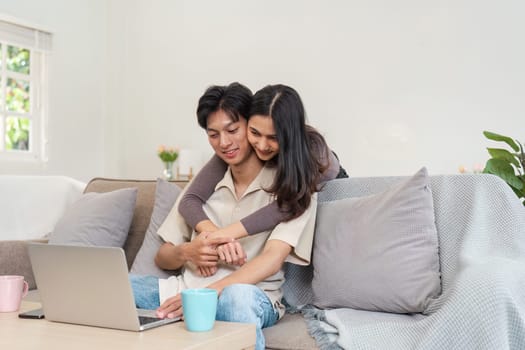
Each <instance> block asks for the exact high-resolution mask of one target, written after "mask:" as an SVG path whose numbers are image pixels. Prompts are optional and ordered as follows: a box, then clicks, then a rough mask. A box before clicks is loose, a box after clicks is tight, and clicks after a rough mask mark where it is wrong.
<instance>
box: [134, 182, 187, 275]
mask: <svg viewBox="0 0 525 350" xmlns="http://www.w3.org/2000/svg"><path fill="white" fill-rule="evenodd" d="M180 192H181V188H180V187H179V186H177V185H176V184H171V183H169V182H167V181H166V180H163V179H160V178H159V179H157V187H156V189H155V205H154V206H153V213H152V214H151V220H150V222H149V226H148V229H147V230H146V234H145V236H144V241H143V242H142V246H141V247H140V249H139V251H138V253H137V256H136V257H135V261H134V262H133V265H132V266H131V270H130V272H131V273H134V274H137V275H152V276H157V277H159V278H167V277H169V276H172V275H173V272H170V271H165V270H162V269H160V268H159V267H158V266H157V265H155V260H154V259H155V255H156V254H157V251H158V250H159V248H160V246H161V245H162V244H163V243H164V241H163V240H162V238H161V237H160V236H159V235H158V234H157V230H158V229H159V227H160V225H161V224H162V223H163V222H164V220H165V219H166V217H167V216H168V214H169V212H170V211H171V208H172V207H173V205H174V204H175V201H176V200H177V197H178V196H179V194H180Z"/></svg>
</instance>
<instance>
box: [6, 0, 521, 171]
mask: <svg viewBox="0 0 525 350" xmlns="http://www.w3.org/2000/svg"><path fill="white" fill-rule="evenodd" d="M4 11H5V12H7V13H9V14H11V15H15V16H17V17H21V18H24V19H27V20H31V19H33V20H35V22H38V23H42V24H44V25H47V26H49V27H52V28H55V29H56V35H55V39H54V43H55V51H54V53H53V57H55V58H56V59H57V60H58V62H54V63H53V69H52V71H51V72H52V74H53V75H52V79H53V80H52V101H51V102H52V109H51V111H52V113H51V118H53V119H52V120H53V123H54V124H53V125H52V130H51V131H52V132H51V137H52V142H53V147H52V150H53V152H52V153H51V154H50V161H49V164H48V165H47V167H46V168H45V169H42V170H41V171H42V172H50V173H62V174H65V175H72V176H74V177H77V178H79V179H83V180H85V179H87V178H89V177H92V176H121V177H139V178H154V177H155V176H158V175H159V174H160V172H161V164H160V161H159V160H158V158H157V157H156V155H155V150H156V148H157V146H158V145H159V144H167V145H173V146H179V147H184V148H195V149H199V150H202V152H209V146H208V145H207V143H206V139H205V136H204V133H203V132H202V131H201V130H200V129H199V128H198V126H197V123H196V121H195V107H196V103H197V99H198V98H199V96H200V95H201V94H202V92H203V91H204V89H205V88H206V87H207V86H209V85H210V84H226V83H229V82H231V81H240V82H242V83H244V84H246V85H248V86H249V87H250V88H252V89H253V90H257V89H259V88H261V87H263V86H264V85H266V84H269V83H277V82H280V83H286V84H289V85H291V86H293V87H295V88H296V89H297V90H298V91H299V93H300V94H301V96H302V97H303V100H304V103H305V106H306V108H307V111H308V115H309V120H310V122H311V124H312V125H314V126H316V127H317V128H318V129H319V130H320V131H321V132H323V133H324V135H325V136H326V138H327V140H328V142H329V144H330V145H331V146H332V148H333V149H334V150H335V151H336V152H337V153H338V154H339V156H340V158H341V160H342V163H343V165H344V166H345V167H346V168H347V170H348V171H349V172H350V173H351V174H352V175H354V176H368V175H402V174H410V173H413V172H415V171H416V170H417V169H418V168H419V167H420V166H422V165H426V166H427V167H428V168H429V171H430V172H431V173H433V174H438V173H456V172H457V168H458V166H459V165H465V166H467V167H469V168H470V167H472V166H473V165H474V164H475V163H484V162H485V160H486V159H487V155H486V151H485V147H486V146H488V145H489V142H488V141H486V140H485V139H484V137H483V136H482V131H483V130H491V131H494V132H500V133H503V134H507V135H509V136H512V137H515V138H518V139H520V140H522V141H523V142H525V124H524V123H523V120H524V118H523V116H524V115H525V99H524V98H523V96H524V95H525V68H524V64H523V62H525V42H524V40H523V38H522V36H523V35H522V34H523V33H524V32H525V22H523V21H522V15H521V14H523V13H524V11H525V3H524V2H522V1H519V0H502V1H500V2H497V3H495V2H493V1H487V0H481V1H472V0H457V1H441V2H435V1H429V0H423V1H421V0H420V1H416V0H398V1H395V2H391V1H387V0H375V1H374V0H372V1H370V0H367V1H365V0H361V1H356V0H347V1H343V0H339V1H338V0H332V1H323V2H321V1H308V0H306V1H301V0H287V1H279V0H266V1H245V0H223V1H204V0H201V1H197V0H193V1H189V0H188V1H181V0H175V1H170V0H150V1H146V0H130V1H125V0H109V1H107V2H105V1H101V0H100V1H88V0H85V1H81V0H74V1H65V0H64V1H58V0H55V1H52V0H45V1H37V0H17V1H16V2H15V1H3V0H0V12H4ZM76 36H79V37H80V38H81V39H80V40H77V39H76ZM99 53H100V54H99ZM102 53H104V55H102ZM69 54H71V55H73V56H74V58H75V59H74V60H70V59H68V57H69V56H68V55H69ZM62 64H65V65H66V69H65V70H64V71H62V70H58V69H57V68H56V67H59V66H60V65H62ZM61 126H63V128H62V127H61ZM80 131H81V132H80ZM79 132H80V133H79ZM72 154H79V155H80V158H81V159H79V160H76V159H74V158H73V157H72ZM6 169H7V170H6ZM15 170H18V169H15V168H5V167H4V165H2V170H0V171H2V172H7V173H10V172H14V171H15ZM21 171H22V170H21ZM23 171H27V172H28V171H30V170H28V169H23ZM31 171H33V170H31ZM34 171H37V170H34Z"/></svg>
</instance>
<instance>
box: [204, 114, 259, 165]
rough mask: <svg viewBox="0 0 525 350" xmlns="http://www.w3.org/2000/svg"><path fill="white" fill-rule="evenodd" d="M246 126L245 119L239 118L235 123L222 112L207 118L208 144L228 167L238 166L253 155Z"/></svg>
mask: <svg viewBox="0 0 525 350" xmlns="http://www.w3.org/2000/svg"><path fill="white" fill-rule="evenodd" d="M246 125H247V122H246V119H244V118H239V121H237V122H236V121H234V120H232V118H231V117H230V116H229V115H228V114H226V113H225V112H224V111H222V110H218V111H216V112H213V113H211V114H210V115H209V117H208V121H207V127H206V132H207V134H208V142H209V143H210V145H211V146H212V148H213V150H214V151H215V153H216V154H217V156H219V158H221V159H222V160H224V162H226V164H228V165H229V166H236V165H240V164H242V163H243V162H244V161H245V160H247V159H248V158H249V157H250V155H252V154H253V153H252V152H253V150H252V148H251V147H250V144H249V143H248V140H247V138H246Z"/></svg>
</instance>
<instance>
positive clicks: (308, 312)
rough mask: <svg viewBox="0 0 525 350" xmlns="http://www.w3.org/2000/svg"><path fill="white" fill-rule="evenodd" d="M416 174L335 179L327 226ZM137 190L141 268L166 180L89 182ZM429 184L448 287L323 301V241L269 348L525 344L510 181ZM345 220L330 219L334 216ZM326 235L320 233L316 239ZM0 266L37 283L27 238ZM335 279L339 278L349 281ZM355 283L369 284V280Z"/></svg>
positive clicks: (327, 199)
mask: <svg viewBox="0 0 525 350" xmlns="http://www.w3.org/2000/svg"><path fill="white" fill-rule="evenodd" d="M407 178H408V177H372V178H349V179H337V180H333V181H330V182H328V183H327V184H325V186H324V187H323V188H322V190H321V192H320V193H319V196H318V202H319V208H320V209H319V210H318V216H317V226H316V227H317V230H320V229H321V228H322V227H324V226H323V225H326V224H330V225H331V224H334V225H336V224H337V222H333V223H332V222H329V223H328V222H326V221H328V219H325V218H324V216H327V217H328V216H329V215H330V212H329V211H327V210H328V209H329V210H332V209H330V208H328V209H327V208H324V209H322V210H321V206H323V205H325V204H327V203H332V202H333V203H337V205H338V203H339V201H344V200H346V199H351V198H355V199H357V201H356V202H352V203H351V204H350V205H356V203H357V204H359V205H361V204H362V203H360V202H359V201H360V200H361V198H368V199H366V200H367V201H368V204H366V205H371V204H370V203H372V205H373V203H375V202H374V201H376V200H377V196H384V195H383V193H385V192H388V191H389V189H391V188H393V187H395V186H397V184H398V183H400V182H402V181H407ZM180 185H181V186H184V185H185V183H180ZM128 187H135V188H137V189H138V192H137V201H136V206H135V210H134V214H133V219H132V223H131V227H130V229H129V235H128V237H127V240H126V242H125V244H124V250H125V252H126V256H127V261H128V265H129V266H130V267H131V265H132V263H133V260H134V258H135V256H136V255H137V252H138V250H139V249H140V247H141V244H142V240H143V239H144V234H145V232H146V230H147V227H148V224H149V221H150V216H151V213H152V210H153V205H154V201H155V187H156V181H140V180H120V179H105V178H96V179H93V180H91V181H90V182H89V183H88V184H87V186H86V188H85V192H108V191H113V190H116V189H120V188H128ZM425 188H426V189H427V190H428V189H430V191H427V192H428V193H429V194H431V197H429V198H431V203H430V208H431V210H432V216H431V220H432V221H433V224H435V231H434V232H435V237H436V239H435V243H436V244H438V246H439V249H438V250H437V251H436V257H437V260H435V261H437V270H438V271H437V274H436V271H432V278H433V281H434V282H433V283H435V281H436V276H437V278H438V284H439V285H438V286H437V287H439V288H432V291H431V292H430V293H429V294H428V295H427V296H428V297H427V298H426V299H425V303H424V304H423V310H421V312H385V311H384V310H380V309H379V310H377V309H376V310H374V309H373V308H372V310H370V307H369V306H367V305H366V304H359V305H357V306H356V307H355V308H349V307H344V306H343V307H341V306H336V307H330V306H328V307H326V305H325V306H322V307H319V305H320V304H321V305H322V304H323V300H322V298H323V297H322V295H321V296H320V295H319V291H316V290H315V289H316V288H317V289H322V287H323V286H320V285H319V284H320V282H321V283H322V282H323V281H322V278H325V277H326V276H327V274H323V272H322V271H316V269H317V265H316V264H319V262H316V260H315V257H316V249H317V246H316V245H314V260H313V266H312V265H311V266H308V267H304V266H297V265H292V264H289V263H286V264H285V269H286V277H287V280H286V282H285V284H284V286H283V289H284V297H285V301H286V303H287V304H288V305H287V306H288V311H287V313H286V315H285V316H284V317H283V319H281V320H280V321H279V322H278V323H277V325H275V326H273V327H270V328H267V329H265V330H264V333H265V337H266V341H267V348H268V349H318V348H323V349H338V348H356V349H387V348H388V349H409V348H412V349H415V348H424V349H445V348H446V349H504V348H505V349H523V348H525V293H524V292H523V287H524V286H525V209H524V208H523V206H522V205H521V204H520V202H519V200H518V199H517V198H516V197H515V195H514V193H512V191H511V190H510V189H509V188H508V186H507V185H506V184H505V183H504V182H503V181H502V180H500V179H499V178H497V177H495V176H492V175H479V174H478V175H439V176H430V177H429V178H428V186H425ZM374 196H376V197H374ZM427 204H428V203H427ZM345 205H346V204H345ZM366 205H365V206H364V207H365V208H366ZM390 207H395V206H392V205H390ZM387 209H388V208H387ZM387 211H388V210H387ZM412 214H414V213H411V215H412ZM415 216H416V217H419V216H421V212H419V211H418V210H416V212H415ZM388 219H389V218H387V220H388ZM337 220H338V219H337V218H336V219H333V218H330V221H337ZM365 224H366V223H365ZM341 226H344V225H339V226H337V225H336V226H334V227H335V229H334V230H335V231H338V230H339V231H340V230H341V229H342V228H341ZM418 227H419V226H418ZM335 231H334V232H335ZM429 232H431V231H429ZM319 233H320V232H318V231H316V236H317V235H318V234H319ZM327 234H328V236H327V237H325V239H326V238H328V239H326V241H330V235H329V234H331V232H328V233H324V235H325V236H326V235H327ZM336 234H340V233H334V235H336ZM430 236H431V235H430ZM432 242H434V241H433V240H432V239H431V243H432ZM339 248H340V249H347V248H345V247H343V246H341V247H339ZM350 248H351V247H350ZM350 248H348V249H350ZM335 249H338V248H335ZM350 253H351V249H350V250H349V251H348V254H350ZM432 254H433V253H432ZM432 254H431V253H428V254H427V255H432ZM343 256H344V255H343ZM432 259H434V258H432ZM6 260H8V261H9V264H6V262H5V261H6ZM393 265H395V262H393ZM413 265H417V264H413ZM431 265H432V264H431ZM4 266H9V269H10V270H9V269H6V268H5V267H4ZM0 267H2V268H1V271H0V273H4V274H5V273H17V274H23V275H24V276H26V279H27V280H28V281H30V285H31V287H32V288H35V287H36V286H35V284H34V279H33V276H32V271H31V268H30V264H29V262H28V257H27V250H26V247H25V242H23V241H3V242H2V241H0ZM386 267H387V266H386V265H385V268H386ZM346 268H349V267H346ZM328 275H329V274H328ZM341 277H343V276H341ZM402 277H403V276H402ZM332 278H333V277H332ZM387 278H388V277H387ZM319 279H321V280H320V281H319ZM335 279H336V280H337V279H338V278H335ZM335 282H336V283H335V284H334V285H337V284H338V282H339V281H338V280H337V281H335ZM347 282H348V281H345V282H344V283H347ZM341 283H343V281H342V280H341ZM349 283H353V285H360V284H361V282H360V281H350V282H349ZM403 283H404V282H403ZM363 284H366V283H363ZM395 287H396V286H392V288H395ZM328 292H329V291H328ZM401 292H403V291H401ZM328 294H329V293H328ZM343 294H344V293H343ZM356 295H357V294H356ZM357 296H358V297H359V295H357ZM345 297H346V296H345V295H343V296H342V298H343V299H344V298H345ZM386 298H388V295H387V296H386ZM350 302H354V301H352V300H350ZM367 309H368V310H367ZM312 335H313V336H312Z"/></svg>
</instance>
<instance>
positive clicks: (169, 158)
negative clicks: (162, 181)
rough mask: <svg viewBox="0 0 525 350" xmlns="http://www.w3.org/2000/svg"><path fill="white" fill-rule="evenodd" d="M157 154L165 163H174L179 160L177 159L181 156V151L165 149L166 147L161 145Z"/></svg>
mask: <svg viewBox="0 0 525 350" xmlns="http://www.w3.org/2000/svg"><path fill="white" fill-rule="evenodd" d="M157 154H158V156H159V158H160V160H162V161H163V162H165V163H168V162H169V163H173V162H174V161H176V160H177V157H178V156H179V149H178V148H173V147H165V146H164V145H160V146H159V148H158V149H157Z"/></svg>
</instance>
